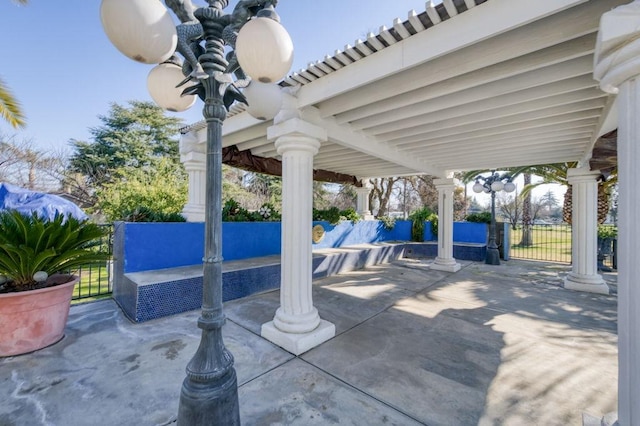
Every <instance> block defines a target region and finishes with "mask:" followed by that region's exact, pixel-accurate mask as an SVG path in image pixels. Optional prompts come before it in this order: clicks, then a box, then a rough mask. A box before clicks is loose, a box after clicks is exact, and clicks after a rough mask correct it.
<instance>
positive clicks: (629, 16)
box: [594, 0, 640, 426]
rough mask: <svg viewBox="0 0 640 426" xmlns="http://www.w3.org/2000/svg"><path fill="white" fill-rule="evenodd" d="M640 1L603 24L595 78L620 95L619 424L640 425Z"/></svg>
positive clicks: (609, 14)
mask: <svg viewBox="0 0 640 426" xmlns="http://www.w3.org/2000/svg"><path fill="white" fill-rule="evenodd" d="M639 22H640V1H638V0H636V1H634V2H632V3H630V4H628V5H624V6H620V7H617V8H615V9H613V10H612V11H611V12H607V13H605V14H604V15H603V16H602V19H601V21H600V31H599V33H598V42H597V45H596V57H595V70H594V77H595V78H596V80H599V81H600V87H601V88H602V89H603V90H604V91H606V92H608V93H612V94H616V93H617V94H618V99H617V101H616V103H617V105H616V106H617V113H618V253H619V255H618V421H619V424H620V425H621V426H627V425H637V424H640V404H639V403H638V401H640V286H638V277H640V262H639V261H638V253H639V250H638V249H639V242H640V221H639V220H638V219H639V217H640V216H639V214H638V212H640V186H639V182H640V167H639V165H640V120H639V119H638V117H640V81H639V76H640V25H638V23H639Z"/></svg>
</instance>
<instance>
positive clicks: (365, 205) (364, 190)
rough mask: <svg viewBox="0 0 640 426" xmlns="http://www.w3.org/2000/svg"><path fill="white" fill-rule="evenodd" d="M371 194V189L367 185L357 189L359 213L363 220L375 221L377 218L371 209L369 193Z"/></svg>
mask: <svg viewBox="0 0 640 426" xmlns="http://www.w3.org/2000/svg"><path fill="white" fill-rule="evenodd" d="M370 192H371V187H370V186H368V185H367V184H366V183H365V184H363V186H362V187H360V188H356V194H357V196H358V198H357V204H356V206H357V213H358V214H359V215H360V217H361V218H362V219H363V220H374V219H375V218H374V217H373V215H372V214H371V210H370V207H369V193H370Z"/></svg>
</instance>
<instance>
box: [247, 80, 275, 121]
mask: <svg viewBox="0 0 640 426" xmlns="http://www.w3.org/2000/svg"><path fill="white" fill-rule="evenodd" d="M242 93H243V94H244V95H245V97H246V98H247V102H249V106H248V108H247V112H248V113H249V114H251V116H252V117H254V118H257V119H258V120H271V119H272V118H273V117H275V116H276V114H278V112H279V111H280V107H282V92H281V91H280V86H278V85H277V84H273V83H260V82H259V81H255V80H253V81H252V82H251V84H249V86H247V88H246V89H244V90H243V91H242Z"/></svg>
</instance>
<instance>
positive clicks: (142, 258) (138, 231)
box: [124, 222, 281, 273]
mask: <svg viewBox="0 0 640 426" xmlns="http://www.w3.org/2000/svg"><path fill="white" fill-rule="evenodd" d="M124 226H125V227H126V228H125V232H124V235H125V237H124V238H125V246H124V272H125V273H129V272H139V271H150V270H153V269H164V268H175V267H178V266H188V265H197V264H199V263H202V255H203V254H204V223H202V222H195V223H184V222H183V223H125V224H124ZM280 234H281V233H280V222H254V223H243V222H224V223H223V224H222V257H223V258H224V260H238V259H248V258H250V257H260V256H269V255H272V254H279V253H280Z"/></svg>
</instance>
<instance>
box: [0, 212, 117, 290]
mask: <svg viewBox="0 0 640 426" xmlns="http://www.w3.org/2000/svg"><path fill="white" fill-rule="evenodd" d="M106 232H107V231H106V230H105V229H103V228H101V227H100V226H98V225H96V224H95V223H91V222H89V221H86V220H85V221H80V220H77V219H75V218H73V217H71V216H68V217H67V216H63V215H56V217H55V218H54V219H53V220H48V219H46V218H40V217H39V216H37V215H36V214H35V213H34V214H33V215H31V216H26V215H22V214H21V213H19V212H17V211H15V210H13V211H11V210H5V211H1V212H0V275H2V276H4V277H6V278H8V280H9V286H8V288H10V289H12V290H14V291H24V290H29V289H31V288H34V287H35V286H36V285H37V282H36V280H35V279H34V274H35V273H36V272H39V271H44V272H46V273H47V275H52V274H54V273H57V272H64V273H66V272H68V271H72V270H74V269H75V268H77V267H78V266H81V265H85V264H87V263H91V262H98V261H103V260H106V259H107V258H108V254H104V253H99V252H97V251H96V248H97V247H98V246H99V245H100V239H101V238H102V237H104V236H105V235H106ZM4 277H3V279H2V281H5V280H6V278H4ZM44 279H45V280H46V277H45V278H44ZM0 284H1V283H0Z"/></svg>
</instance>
